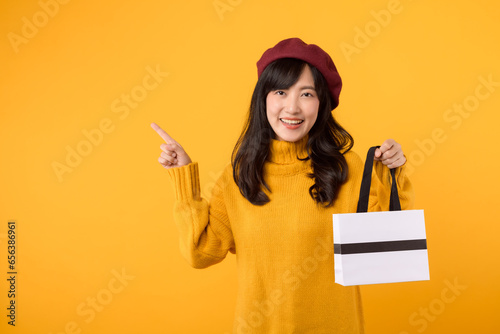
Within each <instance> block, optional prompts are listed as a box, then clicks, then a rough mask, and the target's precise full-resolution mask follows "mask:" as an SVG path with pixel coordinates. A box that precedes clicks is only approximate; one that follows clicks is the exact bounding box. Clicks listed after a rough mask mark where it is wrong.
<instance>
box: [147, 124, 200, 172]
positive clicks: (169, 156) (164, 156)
mask: <svg viewBox="0 0 500 334" xmlns="http://www.w3.org/2000/svg"><path fill="white" fill-rule="evenodd" d="M151 127H152V128H153V129H154V130H155V131H156V133H158V134H159V135H160V137H162V138H163V140H164V141H165V143H163V144H161V145H160V148H161V150H162V152H161V154H160V157H159V158H158V162H159V163H160V165H162V166H163V167H165V168H174V167H182V166H185V165H187V164H189V163H191V159H190V158H189V156H188V155H187V153H186V151H184V149H183V148H182V146H181V145H180V144H179V143H178V142H176V141H175V140H174V139H172V137H170V136H169V135H168V133H166V132H165V130H163V129H162V128H160V127H159V126H158V124H156V123H151Z"/></svg>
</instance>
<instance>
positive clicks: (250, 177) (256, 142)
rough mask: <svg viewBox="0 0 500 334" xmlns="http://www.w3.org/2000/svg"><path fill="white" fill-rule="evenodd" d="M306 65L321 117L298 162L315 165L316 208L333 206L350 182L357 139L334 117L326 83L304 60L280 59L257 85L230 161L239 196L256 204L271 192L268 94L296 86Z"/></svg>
mask: <svg viewBox="0 0 500 334" xmlns="http://www.w3.org/2000/svg"><path fill="white" fill-rule="evenodd" d="M305 66H309V68H310V69H311V72H312V75H313V78H314V86H315V89H316V92H317V94H318V98H319V101H320V103H319V109H318V117H317V119H316V122H315V123H314V125H313V126H312V128H311V130H309V138H308V141H307V154H308V156H307V157H306V158H304V159H300V158H298V157H297V159H300V160H303V161H305V160H311V166H312V171H313V172H312V173H308V174H307V176H308V177H310V178H312V179H314V184H313V185H312V186H311V187H310V188H309V194H310V195H311V197H312V198H313V199H314V201H316V203H317V204H321V205H322V206H323V207H330V206H332V205H333V203H334V201H335V198H336V196H337V194H338V191H339V188H340V186H341V185H342V184H343V183H344V182H345V181H346V179H347V174H348V167H347V162H346V160H345V157H344V154H345V153H346V152H348V151H349V150H350V149H351V148H352V146H353V144H354V140H353V138H352V136H351V135H350V134H349V133H348V132H347V131H346V130H345V129H344V128H342V126H340V124H338V123H337V122H336V121H335V119H334V118H333V116H332V113H331V111H332V109H333V107H332V106H335V104H334V101H333V98H332V97H331V94H330V92H329V90H328V85H327V82H326V80H325V78H324V77H323V75H322V74H321V72H320V71H319V70H318V69H317V68H315V67H314V66H312V65H310V64H309V63H307V62H305V61H302V60H299V59H294V58H282V59H278V60H275V61H274V62H272V63H271V64H269V65H268V66H267V67H266V69H265V70H264V71H263V72H262V74H261V76H260V78H259V80H258V81H257V84H256V85H255V89H254V91H253V94H252V99H251V102H250V109H249V111H248V117H247V120H246V123H245V125H244V128H243V131H242V133H241V135H240V137H239V139H238V141H237V143H236V145H235V147H234V149H233V153H232V156H231V164H232V167H233V179H234V181H235V182H236V184H237V185H238V187H239V189H240V192H241V194H242V195H243V196H244V197H245V198H246V199H247V200H248V201H250V202H251V203H252V204H254V205H264V204H266V203H268V202H269V201H270V199H269V197H268V196H267V195H266V193H265V192H264V188H265V189H267V190H268V191H269V192H271V189H270V188H269V186H268V184H267V183H266V182H265V180H264V175H263V172H264V164H265V162H266V160H267V158H268V156H269V151H270V149H269V147H270V142H271V139H274V138H275V133H274V131H273V129H272V127H271V125H270V124H269V121H268V120H267V111H266V98H267V94H268V93H269V92H271V91H274V90H278V89H288V88H289V87H291V86H292V85H294V84H295V83H296V82H297V80H298V79H299V77H300V75H301V74H302V71H303V70H304V68H305Z"/></svg>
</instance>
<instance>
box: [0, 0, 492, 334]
mask: <svg viewBox="0 0 500 334" xmlns="http://www.w3.org/2000/svg"><path fill="white" fill-rule="evenodd" d="M61 2H62V1H61ZM54 3H55V2H54V0H42V1H41V2H37V1H34V0H29V1H26V0H25V1H14V0H4V1H2V4H1V5H0V36H1V37H2V38H1V39H0V48H1V55H0V57H1V58H0V59H1V72H0V82H1V90H0V101H2V107H1V111H0V112H1V116H0V122H1V123H0V153H1V164H0V259H1V260H0V268H1V273H0V277H1V283H0V296H1V297H0V309H1V310H2V311H1V312H0V313H1V317H0V319H1V322H0V332H1V333H19V334H20V333H23V334H24V333H43V334H48V333H53V334H56V333H58V334H59V333H220V334H224V333H229V332H230V330H231V325H232V320H233V311H234V307H235V299H236V287H237V281H236V263H235V258H234V256H233V255H231V254H230V255H229V256H228V258H227V259H226V260H225V261H223V262H222V263H221V264H218V265H217V266H214V267H211V268H208V269H205V270H195V269H192V268H190V267H189V266H188V264H187V262H186V261H185V260H184V259H183V258H182V257H181V255H180V252H179V248H178V239H177V231H176V227H175V225H174V222H173V216H172V208H173V203H172V201H173V198H174V195H173V192H172V186H171V184H170V181H169V180H168V178H167V175H166V171H165V170H164V169H163V168H162V167H161V166H160V165H159V164H158V162H157V158H158V156H159V154H160V148H159V146H160V144H161V142H162V140H161V138H160V137H159V136H158V135H157V134H156V133H155V132H154V131H153V130H152V129H151V128H150V123H151V122H157V123H158V124H159V125H160V126H162V127H163V128H164V129H165V130H166V131H167V132H169V134H170V135H171V136H172V137H173V138H174V139H176V140H177V141H179V142H180V143H181V144H182V145H183V146H184V148H185V149H186V150H187V152H188V154H189V155H190V156H191V158H192V159H193V160H196V161H198V162H199V163H200V177H201V187H202V192H203V195H204V196H206V197H208V196H209V195H210V190H211V187H212V186H213V183H214V181H215V180H216V178H217V177H218V175H219V173H220V172H221V170H222V167H223V166H224V165H225V164H226V163H227V162H228V161H229V159H230V154H231V151H232V148H233V146H234V144H235V142H236V139H237V137H238V135H239V133H240V131H241V128H242V125H243V121H244V118H245V115H246V112H247V109H248V105H249V102H250V96H251V93H252V89H253V87H254V85H255V83H256V80H257V70H256V66H255V63H256V61H257V60H258V59H259V57H260V55H261V54H262V52H263V51H265V50H266V49H267V48H268V47H271V46H273V45H274V44H276V43H277V42H278V41H279V40H281V39H284V38H288V37H295V36H296V37H300V38H302V39H303V40H304V41H306V42H307V43H314V44H318V45H320V46H321V47H322V48H323V49H325V50H326V51H327V52H329V53H330V54H331V56H332V58H333V59H334V62H335V63H336V65H337V67H338V69H339V72H340V74H341V76H342V78H343V82H344V88H343V91H342V94H341V97H340V101H341V102H340V106H339V108H338V109H337V110H335V112H334V116H335V117H337V119H338V120H339V121H340V122H341V124H343V125H344V126H345V127H346V128H347V129H348V130H349V131H350V132H351V134H352V135H353V136H354V138H355V146H354V150H355V151H356V152H358V153H359V154H360V155H362V156H364V154H365V152H366V150H367V148H368V147H369V146H371V145H375V144H380V143H381V142H382V141H383V140H384V139H387V138H391V137H392V138H395V139H396V140H397V141H398V142H400V143H401V144H402V145H403V149H404V152H405V154H406V155H407V157H409V163H410V164H412V168H411V169H412V171H411V178H412V182H413V183H414V187H415V190H416V195H417V203H416V204H417V208H418V209H424V210H425V217H426V228H427V234H428V246H429V261H430V272H431V280H430V281H426V282H411V283H398V284H386V285H375V286H366V287H363V288H362V292H363V298H364V305H365V316H366V324H367V333H370V334H371V333H381V334H382V333H383V334H387V333H395V334H413V333H429V334H431V333H498V332H500V329H499V328H500V326H499V325H498V320H496V319H497V314H498V311H500V309H499V306H498V305H499V304H498V300H499V299H500V287H499V283H498V282H499V281H500V266H499V262H500V256H499V254H500V248H499V246H498V245H499V244H500V243H499V242H498V237H499V233H500V224H499V223H500V221H499V218H498V217H499V213H498V201H499V196H498V188H499V186H500V184H499V176H498V165H497V164H498V162H499V159H498V153H499V150H498V148H497V145H498V143H499V139H500V138H499V137H500V136H499V131H498V126H499V122H500V116H499V107H500V87H499V85H498V83H499V82H500V65H499V61H498V60H499V59H500V43H499V42H498V40H499V38H498V37H499V33H500V12H499V10H500V4H498V2H497V1H493V0H490V1H487V0H479V1H478V0H475V1H465V0H453V1H451V0H448V1H430V0H420V1H417V0H414V1H411V0H401V1H395V0H371V1H368V0H366V1H342V2H340V1H279V2H278V1H264V0H252V1H249V0H220V1H213V0H205V1H180V0H178V1H128V0H125V1H123V0H121V1H106V2H103V1H95V0H91V1H79V0H72V1H66V3H64V4H62V3H61V4H59V5H58V6H57V7H56V6H54ZM44 4H46V5H44ZM215 5H217V7H218V8H219V12H218V11H217V9H216V8H215V7H216V6H215ZM224 6H225V7H224ZM44 7H45V9H43V8H44ZM47 8H48V9H47ZM40 12H41V13H40ZM47 12H49V14H50V15H49V14H44V13H47ZM384 13H385V14H387V13H390V16H388V15H385V16H384ZM377 18H378V21H377ZM26 22H28V23H26ZM29 22H31V24H34V23H33V22H36V23H37V24H38V27H37V26H34V27H35V29H31V30H30V29H29V28H27V27H24V26H25V25H29V24H30V23H29ZM23 30H24V34H25V35H26V36H29V38H26V37H23ZM360 31H361V32H360ZM14 34H15V35H14ZM364 34H366V36H364ZM13 36H17V37H13ZM23 38H24V39H23ZM13 41H17V42H13ZM346 50H349V52H347V51H346ZM155 70H158V71H160V72H161V73H162V74H161V77H158V78H159V79H158V80H157V81H154V80H151V78H152V77H147V76H148V73H149V72H148V71H155ZM166 72H168V75H166V74H165V73H166ZM488 78H489V80H490V81H493V82H495V83H496V86H495V84H493V85H490V86H489V88H488V87H486V86H485V85H484V84H482V81H481V80H483V81H484V80H488ZM144 80H146V84H145V83H144ZM155 82H156V84H155ZM145 85H146V86H147V87H149V88H151V89H150V90H145V89H144V87H145ZM153 86H155V87H154V88H152V87H153ZM147 87H146V88H147ZM478 87H479V88H478ZM488 89H490V90H488ZM144 92H146V94H147V95H144ZM132 93H133V94H135V96H136V100H137V101H138V102H137V104H136V105H135V104H134V108H132V107H125V104H124V102H123V101H122V100H121V99H122V98H123V96H126V95H131V94H132ZM141 93H142V95H140V94H141ZM478 94H479V95H478ZM479 97H480V99H479ZM139 100H140V101H139ZM464 103H465V104H467V103H468V105H467V107H468V108H469V110H471V111H467V112H466V113H464V114H463V115H464V116H459V114H457V113H455V112H454V111H453V107H454V104H456V105H463V104H464ZM113 104H114V107H113ZM131 105H132V104H131ZM118 106H120V107H121V109H117V108H118ZM127 109H128V111H129V112H128V114H127V113H126V110H127ZM450 109H451V111H449V110H450ZM464 110H465V109H464ZM117 111H119V112H117ZM106 122H107V123H106ZM103 124H104V125H103ZM100 126H102V128H103V129H104V130H106V131H107V133H104V132H102V130H99V131H101V133H102V138H100V140H99V135H98V133H97V130H95V129H98V128H99V127H100ZM85 131H87V132H89V133H94V134H95V137H94V138H95V143H96V144H95V145H91V146H88V143H89V141H88V140H87V137H86V136H85V135H84V132H85ZM86 142H87V143H86ZM85 145H87V146H85ZM68 147H69V149H73V150H76V149H77V147H79V148H80V150H81V151H82V152H85V154H86V156H82V157H81V161H80V162H79V163H76V162H75V161H74V165H75V167H74V168H70V167H67V168H68V170H66V172H64V173H63V174H62V175H59V177H58V175H57V173H56V172H55V170H54V164H61V165H66V166H68V164H67V163H66V159H67V155H68ZM69 169H71V172H70V171H69ZM9 220H15V221H16V222H17V236H18V239H17V240H18V244H17V246H18V247H17V252H18V253H17V255H18V258H17V260H18V261H17V266H16V270H18V276H17V287H16V289H17V298H16V303H17V319H16V326H15V328H13V327H12V326H8V325H7V320H8V318H7V317H6V315H7V310H6V308H7V302H8V301H9V300H8V298H7V290H8V286H7V284H6V278H7V274H6V272H7V270H8V269H7V248H6V246H7V238H6V237H7V222H8V221H9ZM117 273H122V274H123V275H125V277H126V278H125V279H123V278H122V279H123V282H121V281H119V280H117V279H116V276H117ZM448 284H458V285H459V286H460V288H459V289H458V290H456V291H455V292H453V290H450V289H449V288H448ZM92 300H97V308H98V309H99V311H97V310H95V311H90V310H92V308H91V306H90V304H89V303H91V301H92ZM99 301H100V302H99ZM426 310H427V312H428V314H427V316H424V315H422V314H423V313H422V312H426ZM92 312H93V315H92V316H91V314H92Z"/></svg>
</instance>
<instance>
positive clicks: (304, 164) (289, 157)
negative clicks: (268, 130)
mask: <svg viewBox="0 0 500 334" xmlns="http://www.w3.org/2000/svg"><path fill="white" fill-rule="evenodd" d="M308 139H309V135H306V136H304V137H303V138H302V139H300V140H298V141H296V142H288V141H284V140H277V139H271V143H270V146H269V156H268V158H267V160H268V163H267V164H266V166H267V168H266V172H267V173H271V174H283V175H286V174H296V173H297V172H301V171H303V170H305V169H307V168H308V166H309V165H310V161H309V160H307V161H300V160H298V159H297V157H299V158H306V157H307V140H308Z"/></svg>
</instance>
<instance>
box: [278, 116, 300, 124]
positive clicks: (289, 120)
mask: <svg viewBox="0 0 500 334" xmlns="http://www.w3.org/2000/svg"><path fill="white" fill-rule="evenodd" d="M280 121H282V122H283V123H285V124H289V125H297V124H300V123H302V122H304V120H303V119H293V120H292V119H284V118H280Z"/></svg>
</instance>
